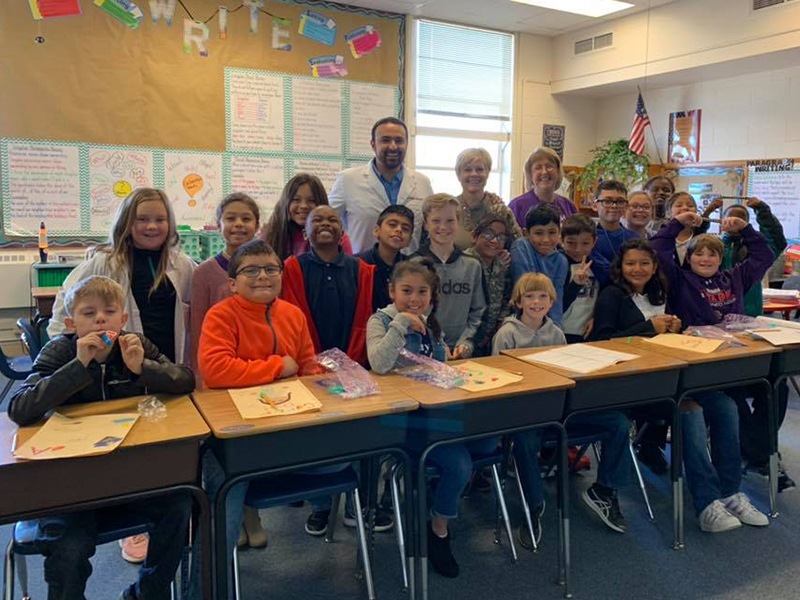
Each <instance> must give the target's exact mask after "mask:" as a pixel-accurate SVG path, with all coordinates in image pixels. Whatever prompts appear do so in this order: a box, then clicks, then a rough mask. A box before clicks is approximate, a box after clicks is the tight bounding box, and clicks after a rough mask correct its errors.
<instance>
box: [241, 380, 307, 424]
mask: <svg viewBox="0 0 800 600" xmlns="http://www.w3.org/2000/svg"><path fill="white" fill-rule="evenodd" d="M228 394H230V396H231V399H232V400H233V403H234V405H236V410H238V411H239V414H240V415H241V416H242V418H243V419H261V418H263V417H282V416H285V415H297V414H300V413H305V412H313V411H317V410H322V403H321V402H320V401H319V400H317V399H316V398H315V397H314V394H312V393H311V392H310V391H309V390H308V388H307V387H306V386H304V385H303V384H302V382H300V381H298V380H296V379H293V380H289V381H281V382H277V383H271V384H269V385H257V386H255V387H249V388H238V389H230V390H228Z"/></svg>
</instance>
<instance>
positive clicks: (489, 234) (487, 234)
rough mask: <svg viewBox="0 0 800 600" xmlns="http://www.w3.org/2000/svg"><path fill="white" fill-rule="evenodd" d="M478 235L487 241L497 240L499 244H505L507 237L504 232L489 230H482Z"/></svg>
mask: <svg viewBox="0 0 800 600" xmlns="http://www.w3.org/2000/svg"><path fill="white" fill-rule="evenodd" d="M480 235H481V237H482V238H483V239H485V240H486V241H487V242H493V241H494V240H497V241H498V242H500V243H501V244H505V243H506V240H507V239H508V236H507V235H506V234H505V233H495V232H494V231H491V230H487V231H482V232H481V234H480Z"/></svg>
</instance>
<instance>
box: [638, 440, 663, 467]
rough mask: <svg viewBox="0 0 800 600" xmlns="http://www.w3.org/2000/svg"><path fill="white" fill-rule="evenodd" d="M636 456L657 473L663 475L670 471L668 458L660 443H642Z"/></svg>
mask: <svg viewBox="0 0 800 600" xmlns="http://www.w3.org/2000/svg"><path fill="white" fill-rule="evenodd" d="M636 458H638V459H639V462H640V463H642V464H643V465H645V466H646V467H647V468H648V469H650V470H651V471H652V472H653V473H654V474H655V475H663V474H664V473H666V472H667V471H669V465H668V464H667V459H666V458H665V457H664V452H663V451H662V450H661V448H660V447H659V445H658V444H652V443H651V444H648V443H642V444H640V445H639V448H638V449H637V450H636Z"/></svg>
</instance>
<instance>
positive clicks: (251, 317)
mask: <svg viewBox="0 0 800 600" xmlns="http://www.w3.org/2000/svg"><path fill="white" fill-rule="evenodd" d="M287 355H288V356H291V357H292V358H293V359H295V361H297V364H298V365H299V367H300V370H299V371H298V373H297V374H298V375H306V374H309V373H314V372H317V371H318V367H317V363H316V362H315V361H314V347H313V345H312V344H311V336H310V334H309V331H308V325H307V324H306V318H305V317H304V316H303V313H302V312H300V310H299V309H298V308H297V307H296V306H294V305H292V304H290V303H289V302H286V301H284V300H281V299H280V298H278V299H276V300H275V301H274V302H273V303H272V304H270V305H268V306H267V305H264V304H258V303H256V302H250V301H249V300H245V299H244V298H242V297H241V296H239V295H234V296H231V297H230V298H227V299H225V300H223V301H222V302H218V303H217V304H215V305H214V306H212V307H211V308H210V309H209V311H208V312H207V313H206V317H205V319H204V320H203V329H202V333H201V334H200V348H199V350H198V355H197V359H198V364H199V367H200V373H201V375H202V377H203V382H204V383H205V385H206V387H210V388H233V387H249V386H255V385H262V384H266V383H271V382H272V381H275V380H276V379H279V378H280V376H281V372H282V371H283V360H282V357H284V356H287Z"/></svg>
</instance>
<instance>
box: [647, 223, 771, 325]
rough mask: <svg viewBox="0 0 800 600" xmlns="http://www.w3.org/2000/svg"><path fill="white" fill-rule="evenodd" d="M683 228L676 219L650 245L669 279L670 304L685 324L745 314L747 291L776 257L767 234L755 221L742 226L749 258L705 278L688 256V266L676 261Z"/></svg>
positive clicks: (651, 239) (659, 232)
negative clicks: (695, 271)
mask: <svg viewBox="0 0 800 600" xmlns="http://www.w3.org/2000/svg"><path fill="white" fill-rule="evenodd" d="M682 229H683V225H681V224H680V222H678V221H677V220H676V219H672V220H671V221H670V222H669V223H668V224H667V225H666V226H665V227H662V228H661V229H660V230H659V231H658V233H656V234H655V235H654V236H653V237H652V238H650V245H651V246H652V247H653V248H654V249H655V251H656V252H657V253H658V262H659V265H660V266H661V268H662V269H664V273H665V274H666V275H667V278H668V279H669V304H670V306H672V308H673V310H674V311H675V314H676V315H677V316H678V317H680V319H681V321H682V322H683V326H684V327H689V326H690V325H716V324H717V323H719V322H720V321H721V320H722V318H723V317H724V316H725V315H727V314H744V296H745V292H746V291H747V290H749V289H750V287H751V286H752V285H753V284H754V283H756V282H757V281H759V280H760V279H761V278H762V277H763V276H764V273H766V272H767V271H768V270H769V268H770V267H771V266H772V262H773V261H774V260H775V256H774V255H773V254H772V250H770V247H769V245H768V244H767V241H766V240H765V239H764V236H762V235H761V234H760V233H758V232H757V231H756V230H755V229H753V226H752V225H748V226H747V227H745V228H744V229H742V231H741V239H742V243H743V244H744V245H745V246H746V247H747V258H746V259H745V260H744V261H742V262H740V263H739V264H737V265H736V266H734V267H732V268H730V269H725V270H724V271H717V272H716V273H715V274H714V275H713V276H712V277H709V278H705V277H701V276H700V275H697V274H696V273H694V272H693V271H692V270H691V268H690V267H689V261H688V260H687V261H686V266H685V267H684V268H681V267H679V266H678V264H677V263H676V262H675V258H674V253H675V238H677V237H678V234H679V233H680V232H681V230H682Z"/></svg>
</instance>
